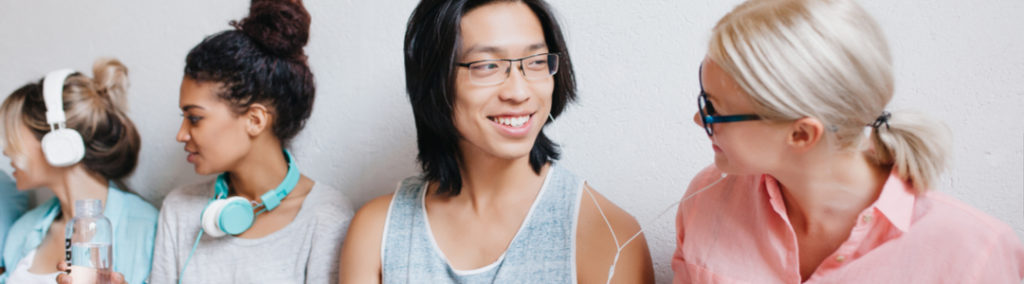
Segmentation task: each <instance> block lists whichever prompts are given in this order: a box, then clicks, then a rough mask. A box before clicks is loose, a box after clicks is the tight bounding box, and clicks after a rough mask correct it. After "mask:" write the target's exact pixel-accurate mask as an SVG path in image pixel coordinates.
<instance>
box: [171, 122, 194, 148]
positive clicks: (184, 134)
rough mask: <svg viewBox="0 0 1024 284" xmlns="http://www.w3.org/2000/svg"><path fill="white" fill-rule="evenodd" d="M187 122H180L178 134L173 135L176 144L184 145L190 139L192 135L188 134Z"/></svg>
mask: <svg viewBox="0 0 1024 284" xmlns="http://www.w3.org/2000/svg"><path fill="white" fill-rule="evenodd" d="M188 129H189V127H188V122H187V121H185V120H184V119H183V120H182V121H181V127H179V128H178V134H177V135H175V137H174V138H175V140H178V142H181V143H185V142H188V140H191V139H192V135H190V134H189V133H188Z"/></svg>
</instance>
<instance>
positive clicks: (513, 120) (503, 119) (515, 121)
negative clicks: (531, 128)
mask: <svg viewBox="0 0 1024 284" xmlns="http://www.w3.org/2000/svg"><path fill="white" fill-rule="evenodd" d="M530 117H533V114H525V115H514V116H508V115H505V116H488V117H487V119H490V120H491V121H493V122H495V123H497V124H501V125H504V126H508V127H513V128H518V127H522V126H523V125H524V124H526V122H528V121H530Z"/></svg>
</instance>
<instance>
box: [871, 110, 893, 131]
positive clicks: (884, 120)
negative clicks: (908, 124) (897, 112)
mask: <svg viewBox="0 0 1024 284" xmlns="http://www.w3.org/2000/svg"><path fill="white" fill-rule="evenodd" d="M890 118H892V113H889V112H888V111H882V115H880V116H878V118H876V119H875V122H872V123H871V127H874V128H875V129H878V127H881V126H882V125H883V124H885V129H886V130H888V129H889V119H890Z"/></svg>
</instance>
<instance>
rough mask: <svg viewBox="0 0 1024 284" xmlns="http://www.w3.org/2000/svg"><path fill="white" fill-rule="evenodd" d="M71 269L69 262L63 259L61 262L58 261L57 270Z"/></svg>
mask: <svg viewBox="0 0 1024 284" xmlns="http://www.w3.org/2000/svg"><path fill="white" fill-rule="evenodd" d="M69 269H70V267H68V263H67V262H64V261H61V262H58V263H57V270H58V271H65V272H67V270H69Z"/></svg>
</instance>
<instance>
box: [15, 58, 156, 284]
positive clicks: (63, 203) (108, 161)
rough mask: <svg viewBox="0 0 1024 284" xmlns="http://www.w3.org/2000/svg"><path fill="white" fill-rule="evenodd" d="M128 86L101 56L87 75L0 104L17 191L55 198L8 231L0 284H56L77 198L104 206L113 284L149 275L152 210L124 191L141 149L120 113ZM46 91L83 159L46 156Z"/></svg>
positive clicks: (122, 72)
mask: <svg viewBox="0 0 1024 284" xmlns="http://www.w3.org/2000/svg"><path fill="white" fill-rule="evenodd" d="M56 73H57V72H55V73H51V74H56ZM44 83H46V84H44ZM44 85H45V86H47V87H44ZM127 87H128V69H127V68H126V67H125V66H124V64H121V62H119V61H117V60H116V59H99V60H97V61H96V62H95V64H94V65H93V78H89V77H88V76H86V75H84V74H81V73H77V72H73V71H70V70H68V71H66V72H64V73H61V74H59V75H53V76H47V77H46V78H45V79H43V80H40V81H39V82H37V83H31V84H28V85H25V86H22V87H21V88H19V89H18V90H16V91H14V93H12V94H11V95H10V96H8V97H7V98H6V99H4V102H3V105H2V106H0V117H2V118H0V119H2V121H3V135H4V139H2V141H3V142H4V147H3V153H4V155H5V156H7V157H10V158H11V161H12V163H11V164H12V166H13V168H14V174H13V176H14V179H15V180H16V184H17V188H18V189H19V190H28V189H33V188H44V187H45V188H49V189H50V190H52V191H53V193H54V195H55V196H56V197H54V198H52V199H50V200H49V201H47V202H44V203H43V204H41V205H39V206H37V207H36V208H34V209H32V210H30V211H28V212H27V213H25V215H22V216H21V217H20V218H19V219H18V221H16V222H15V223H14V225H13V226H12V227H11V230H10V232H9V233H8V235H7V240H6V241H5V243H4V250H3V251H4V254H3V258H2V261H0V267H2V268H0V271H2V270H4V269H6V271H5V272H3V274H0V283H12V284H14V283H17V284H25V283H28V284H31V283H53V282H54V280H55V279H56V277H57V275H59V274H61V271H59V270H58V264H59V263H62V262H63V260H64V259H65V234H64V233H65V226H66V224H67V223H68V221H69V220H71V218H73V217H74V214H75V210H74V203H75V201H77V200H83V199H97V200H101V202H102V203H103V209H104V211H103V214H104V215H105V216H106V217H107V218H108V219H109V220H110V223H111V225H112V228H113V243H114V246H113V250H112V256H113V267H112V269H113V271H114V272H118V273H120V274H119V276H121V277H120V278H119V279H118V280H120V281H126V282H128V283H142V282H143V281H144V280H145V279H146V277H147V276H148V275H149V268H150V263H151V260H152V256H153V239H154V238H155V236H156V222H157V210H156V208H153V206H152V205H150V204H149V203H146V201H144V200H142V198H139V196H138V195H135V194H132V193H129V189H128V187H127V186H126V185H125V184H124V183H123V180H124V179H125V178H126V177H128V176H129V175H131V173H132V171H134V170H135V166H136V164H137V163H138V157H139V147H140V145H141V140H140V138H139V133H138V131H137V130H136V129H135V125H134V124H133V123H132V121H131V120H130V119H128V115H127V114H126V113H125V107H126V104H127V103H126V96H127V92H126V91H127ZM47 88H59V89H47ZM44 93H48V94H50V95H54V97H53V99H55V100H59V102H60V103H61V105H63V107H64V109H63V111H64V112H65V118H64V122H63V123H62V124H63V128H64V129H60V130H73V131H76V132H77V133H78V134H79V135H80V136H81V143H82V144H81V146H78V147H80V148H78V149H81V150H83V151H82V153H83V155H81V156H78V157H72V159H67V160H57V159H56V157H55V154H52V153H53V152H51V151H47V152H45V153H44V150H43V146H42V145H43V144H42V140H43V137H44V136H46V135H50V134H52V133H51V124H50V122H49V121H48V112H53V111H54V110H52V109H48V106H47V104H46V103H45V100H44ZM56 96H60V97H56ZM54 102H57V101H54ZM51 146H52V145H51ZM58 146H61V145H58ZM122 278H123V279H122Z"/></svg>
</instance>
